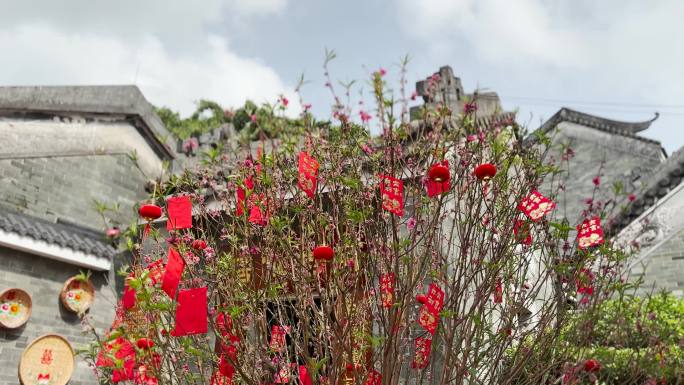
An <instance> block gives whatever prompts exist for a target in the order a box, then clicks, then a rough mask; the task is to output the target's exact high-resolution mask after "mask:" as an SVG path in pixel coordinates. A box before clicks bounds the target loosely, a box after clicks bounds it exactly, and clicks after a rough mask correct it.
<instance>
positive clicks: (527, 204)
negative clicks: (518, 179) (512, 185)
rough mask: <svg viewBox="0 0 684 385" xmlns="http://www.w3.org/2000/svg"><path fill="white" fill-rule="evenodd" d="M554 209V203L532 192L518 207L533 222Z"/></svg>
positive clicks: (536, 192) (537, 192)
mask: <svg viewBox="0 0 684 385" xmlns="http://www.w3.org/2000/svg"><path fill="white" fill-rule="evenodd" d="M554 207H556V203H555V202H553V201H552V200H551V199H549V198H547V197H545V196H543V195H541V194H540V193H539V191H532V192H531V193H530V195H528V196H527V197H525V199H523V200H522V202H520V204H519V205H518V209H519V210H520V211H522V212H523V213H525V215H527V216H528V217H529V218H530V219H532V220H533V221H535V222H536V221H538V220H540V219H541V218H542V217H543V216H544V215H546V214H547V213H549V212H550V211H551V210H553V209H554Z"/></svg>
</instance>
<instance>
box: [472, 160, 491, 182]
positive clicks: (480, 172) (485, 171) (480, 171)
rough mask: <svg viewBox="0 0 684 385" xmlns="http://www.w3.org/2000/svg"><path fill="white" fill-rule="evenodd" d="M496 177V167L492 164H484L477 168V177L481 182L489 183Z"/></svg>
mask: <svg viewBox="0 0 684 385" xmlns="http://www.w3.org/2000/svg"><path fill="white" fill-rule="evenodd" d="M495 175H496V166H494V165H493V164H491V163H483V164H481V165H479V166H477V167H475V176H476V177H477V179H479V180H484V181H488V180H490V179H492V178H494V176H495Z"/></svg>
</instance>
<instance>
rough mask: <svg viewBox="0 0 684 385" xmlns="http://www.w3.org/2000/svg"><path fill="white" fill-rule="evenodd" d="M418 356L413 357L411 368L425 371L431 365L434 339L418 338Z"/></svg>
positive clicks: (416, 344) (416, 343)
mask: <svg viewBox="0 0 684 385" xmlns="http://www.w3.org/2000/svg"><path fill="white" fill-rule="evenodd" d="M415 346H416V354H415V356H414V357H413V362H412V363H411V367H412V368H414V369H424V368H425V367H426V366H428V364H429V363H430V350H431V348H432V339H431V338H424V337H418V338H416V342H415Z"/></svg>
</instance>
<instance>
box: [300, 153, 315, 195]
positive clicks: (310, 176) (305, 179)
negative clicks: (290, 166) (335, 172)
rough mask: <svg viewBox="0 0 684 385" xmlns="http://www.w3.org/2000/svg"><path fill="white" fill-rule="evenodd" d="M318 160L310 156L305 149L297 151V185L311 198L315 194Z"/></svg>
mask: <svg viewBox="0 0 684 385" xmlns="http://www.w3.org/2000/svg"><path fill="white" fill-rule="evenodd" d="M318 166H319V165H318V162H317V161H316V159H314V158H312V157H311V156H309V154H307V153H306V152H305V151H302V152H300V153H299V178H298V185H299V188H301V189H302V191H304V192H305V193H306V195H307V196H308V197H309V198H311V199H313V197H314V195H315V194H316V185H317V183H318Z"/></svg>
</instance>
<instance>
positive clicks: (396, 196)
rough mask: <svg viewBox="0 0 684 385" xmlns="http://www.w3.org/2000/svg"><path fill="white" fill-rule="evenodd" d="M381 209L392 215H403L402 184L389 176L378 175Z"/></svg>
mask: <svg viewBox="0 0 684 385" xmlns="http://www.w3.org/2000/svg"><path fill="white" fill-rule="evenodd" d="M380 196H381V198H382V208H383V209H385V210H387V211H389V212H391V213H392V214H395V215H398V216H402V215H404V182H403V181H401V180H400V179H397V178H395V177H392V176H389V175H380Z"/></svg>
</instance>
